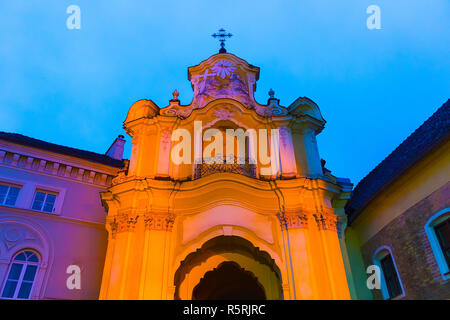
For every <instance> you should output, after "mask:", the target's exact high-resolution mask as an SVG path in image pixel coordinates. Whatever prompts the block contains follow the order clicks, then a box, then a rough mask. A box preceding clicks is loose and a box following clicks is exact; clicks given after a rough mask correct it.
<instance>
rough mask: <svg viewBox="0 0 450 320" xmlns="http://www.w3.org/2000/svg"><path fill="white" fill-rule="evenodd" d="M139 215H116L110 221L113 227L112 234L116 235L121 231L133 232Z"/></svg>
mask: <svg viewBox="0 0 450 320" xmlns="http://www.w3.org/2000/svg"><path fill="white" fill-rule="evenodd" d="M138 219H139V216H138V215H135V216H130V215H128V214H120V215H117V216H115V217H114V218H113V219H112V221H110V222H109V225H110V227H111V233H112V236H113V237H115V235H116V234H117V233H120V232H132V231H134V228H135V227H136V224H137V222H138Z"/></svg>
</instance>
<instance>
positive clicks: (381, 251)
mask: <svg viewBox="0 0 450 320" xmlns="http://www.w3.org/2000/svg"><path fill="white" fill-rule="evenodd" d="M388 254H390V255H391V258H392V262H393V264H394V269H395V272H396V273H397V278H398V282H399V283H400V288H401V290H402V292H401V294H399V295H397V296H395V297H390V296H389V290H388V288H387V284H386V279H385V278H384V271H383V267H382V266H381V260H382V259H383V258H384V257H386V256H387V255H388ZM372 260H373V264H375V265H376V266H378V267H379V268H380V279H379V280H380V286H381V294H382V296H383V299H384V300H389V299H391V300H397V299H401V298H403V297H405V296H406V295H405V289H404V288H403V283H402V279H401V278H400V273H399V272H398V268H397V263H396V262H395V258H394V255H393V254H392V250H391V248H389V247H388V246H381V247H379V248H378V249H377V250H376V251H375V253H374V254H373V259H372Z"/></svg>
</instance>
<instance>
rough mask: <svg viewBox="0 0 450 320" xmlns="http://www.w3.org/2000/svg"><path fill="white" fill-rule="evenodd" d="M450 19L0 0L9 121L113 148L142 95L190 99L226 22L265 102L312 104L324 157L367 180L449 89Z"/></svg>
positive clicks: (13, 127) (318, 0)
mask: <svg viewBox="0 0 450 320" xmlns="http://www.w3.org/2000/svg"><path fill="white" fill-rule="evenodd" d="M72 4H75V5H78V6H79V7H80V8H81V29H80V30H69V29H67V27H66V20H67V18H68V16H69V14H67V13H66V9H67V7H68V6H69V5H72ZM372 4H375V5H378V6H379V7H380V9H381V29H380V30H369V29H368V28H367V26H366V20H367V18H368V17H369V14H367V13H366V9H367V7H368V6H369V5H372ZM449 18H450V1H448V0H414V1H411V0H386V1H384V0H371V1H365V0H352V1H347V0H339V1H331V0H328V1H325V0H310V1H302V0H296V1H275V0H271V1H264V0H258V1H250V0H245V1H244V0H236V1H230V0H220V1H216V0H190V1H171V0H165V1H149V0H147V1H134V0H127V1H123V0H71V1H65V0H57V1H55V0H14V1H12V0H1V2H0V131H8V132H17V133H21V134H24V135H27V136H31V137H34V138H38V139H42V140H46V141H49V142H53V143H57V144H62V145H67V146H71V147H75V148H81V149H86V150H90V151H95V152H100V153H104V152H105V151H106V150H107V148H108V147H109V145H110V144H111V142H112V141H113V140H114V138H115V137H117V135H118V134H124V132H123V129H122V122H123V120H124V119H125V116H126V114H127V111H128V108H129V107H130V106H131V104H132V103H134V102H135V101H137V100H139V99H152V100H153V101H155V102H156V103H157V104H158V105H159V106H160V107H164V106H166V105H167V104H168V100H169V99H171V97H172V96H171V93H172V91H173V90H174V89H177V90H178V91H179V92H180V97H179V99H180V100H181V103H182V104H188V103H190V101H191V99H192V94H193V93H192V89H191V87H190V83H189V81H188V80H187V67H189V66H192V65H196V64H198V63H199V62H201V61H202V60H205V59H207V58H208V57H209V56H210V55H212V54H215V53H217V51H218V48H219V46H218V42H217V40H215V39H213V38H212V37H211V34H212V33H214V32H215V31H217V30H218V29H219V28H220V27H224V28H225V29H226V30H227V31H229V32H231V33H233V34H234V37H233V38H232V39H231V40H230V41H228V42H227V49H228V52H230V53H233V54H235V55H237V56H239V57H241V58H243V59H245V60H247V61H248V62H249V63H251V64H253V65H256V66H259V67H260V68H261V74H260V80H259V82H258V85H257V91H256V93H255V94H256V99H257V101H258V102H260V103H263V104H265V103H266V102H267V98H268V94H267V92H268V91H269V89H270V88H273V89H274V90H275V92H276V97H277V98H279V99H281V104H282V105H284V106H288V105H289V104H290V103H291V102H293V101H294V100H295V99H296V98H297V97H300V96H306V97H309V98H310V99H312V100H314V101H315V102H316V103H317V104H318V105H319V107H320V108H321V111H322V114H323V116H324V118H325V119H326V120H327V124H326V127H325V130H323V132H322V133H321V134H320V135H319V136H318V143H319V151H320V155H321V157H322V158H324V159H325V160H326V161H327V167H328V168H329V169H330V170H332V172H333V173H334V174H335V175H337V176H339V177H348V178H350V179H351V180H352V182H354V183H357V182H358V181H359V180H360V179H361V178H363V177H364V176H365V175H366V174H367V173H368V172H369V171H370V170H372V169H373V168H374V167H375V166H376V165H377V164H378V163H379V162H380V161H381V160H383V159H384V158H385V157H386V156H387V155H388V154H389V153H390V152H391V151H393V149H394V148H396V147H397V146H398V145H399V144H400V143H401V142H402V141H403V140H404V139H405V138H406V137H407V136H408V135H410V134H411V133H412V132H413V131H414V130H415V129H416V128H417V127H419V126H420V125H421V124H422V123H423V122H424V121H425V120H426V119H427V118H428V117H429V116H431V115H432V114H433V113H434V112H435V111H436V109H437V108H438V107H440V106H441V105H442V104H443V103H444V102H445V101H446V100H447V99H448V98H449V97H450V19H449ZM129 141H130V138H129V137H128V136H127V148H126V155H125V156H126V157H127V158H129V153H130V142H129Z"/></svg>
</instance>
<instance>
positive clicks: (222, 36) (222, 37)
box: [211, 28, 233, 53]
mask: <svg viewBox="0 0 450 320" xmlns="http://www.w3.org/2000/svg"><path fill="white" fill-rule="evenodd" d="M211 36H212V37H213V38H219V41H220V50H219V53H225V52H227V50H226V49H225V40H226V38H231V37H232V36H233V35H232V34H231V33H226V32H225V29H224V28H220V29H219V32H218V33H214V34H212V35H211Z"/></svg>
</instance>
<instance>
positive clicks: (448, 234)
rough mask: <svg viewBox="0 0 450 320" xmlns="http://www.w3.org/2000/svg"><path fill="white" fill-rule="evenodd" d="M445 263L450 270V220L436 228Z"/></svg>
mask: <svg viewBox="0 0 450 320" xmlns="http://www.w3.org/2000/svg"><path fill="white" fill-rule="evenodd" d="M434 231H435V232H436V236H437V238H438V240H439V245H440V246H441V250H442V253H443V254H444V257H445V261H446V262H447V265H448V266H449V268H450V219H447V220H445V221H444V222H441V223H440V224H438V225H437V226H435V227H434Z"/></svg>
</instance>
